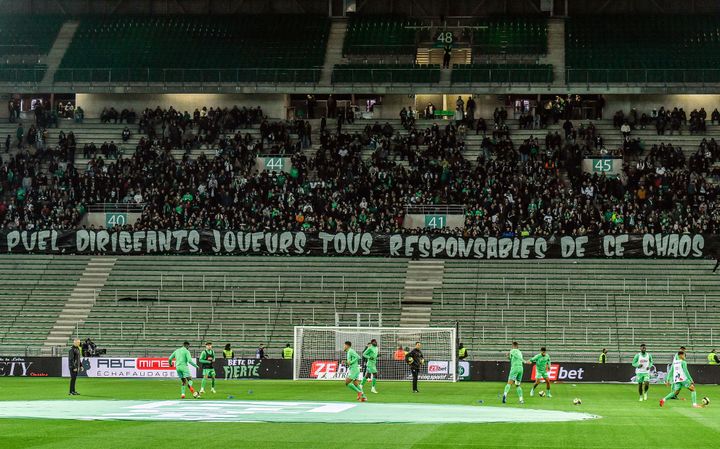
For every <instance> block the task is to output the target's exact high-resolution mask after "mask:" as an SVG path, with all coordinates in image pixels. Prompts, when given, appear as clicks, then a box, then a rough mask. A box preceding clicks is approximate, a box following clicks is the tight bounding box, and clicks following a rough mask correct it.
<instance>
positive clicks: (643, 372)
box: [632, 344, 653, 402]
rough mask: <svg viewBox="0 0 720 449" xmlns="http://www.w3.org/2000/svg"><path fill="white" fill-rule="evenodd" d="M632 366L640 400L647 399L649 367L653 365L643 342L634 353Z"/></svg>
mask: <svg viewBox="0 0 720 449" xmlns="http://www.w3.org/2000/svg"><path fill="white" fill-rule="evenodd" d="M632 366H634V367H635V380H636V381H637V384H638V393H639V394H640V402H642V401H647V396H648V395H647V393H648V390H649V389H650V367H651V366H653V356H652V354H650V353H648V352H647V348H646V347H645V345H644V344H642V345H640V352H638V353H637V354H635V357H634V358H633V361H632Z"/></svg>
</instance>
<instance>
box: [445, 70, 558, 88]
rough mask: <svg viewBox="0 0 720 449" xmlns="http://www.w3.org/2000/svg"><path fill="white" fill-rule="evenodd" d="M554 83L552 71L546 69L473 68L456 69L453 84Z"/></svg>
mask: <svg viewBox="0 0 720 449" xmlns="http://www.w3.org/2000/svg"><path fill="white" fill-rule="evenodd" d="M552 82H553V73H552V70H550V69H548V68H547V67H544V68H507V69H506V68H501V67H500V68H472V67H456V68H454V69H453V73H452V84H508V85H513V84H519V85H527V84H547V85H550V84H552Z"/></svg>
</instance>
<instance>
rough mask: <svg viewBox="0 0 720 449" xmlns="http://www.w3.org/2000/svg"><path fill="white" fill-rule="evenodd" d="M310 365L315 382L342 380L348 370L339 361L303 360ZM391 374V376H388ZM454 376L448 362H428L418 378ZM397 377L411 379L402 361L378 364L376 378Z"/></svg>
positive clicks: (434, 378) (310, 371) (428, 378)
mask: <svg viewBox="0 0 720 449" xmlns="http://www.w3.org/2000/svg"><path fill="white" fill-rule="evenodd" d="M302 363H304V364H308V363H309V364H310V367H309V368H310V370H309V377H310V378H311V379H315V380H344V379H345V377H347V373H348V369H347V366H346V365H345V364H344V363H341V362H340V361H339V360H330V359H324V360H312V361H307V360H304V361H303V362H302ZM362 372H363V371H361V373H362ZM390 373H392V374H390ZM454 374H455V367H453V366H452V364H451V363H450V361H448V360H430V361H428V362H427V363H426V364H425V365H424V366H423V367H422V368H421V369H420V374H419V376H418V377H419V378H420V379H424V380H431V379H432V380H449V379H451V378H452V377H451V376H453V375H454ZM398 375H400V376H403V377H404V378H405V379H411V378H412V375H411V374H410V368H409V367H408V365H407V364H406V363H405V362H404V361H398V360H387V361H383V362H381V363H378V378H380V379H396V380H397V379H398V377H397V376H398Z"/></svg>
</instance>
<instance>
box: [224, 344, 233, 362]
mask: <svg viewBox="0 0 720 449" xmlns="http://www.w3.org/2000/svg"><path fill="white" fill-rule="evenodd" d="M223 357H225V358H226V359H234V358H235V353H234V352H233V350H232V348H231V347H230V343H228V344H226V345H225V349H223Z"/></svg>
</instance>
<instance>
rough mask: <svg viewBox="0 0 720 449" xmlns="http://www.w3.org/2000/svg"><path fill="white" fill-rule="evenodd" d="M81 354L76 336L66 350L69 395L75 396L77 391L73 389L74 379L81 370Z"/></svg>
mask: <svg viewBox="0 0 720 449" xmlns="http://www.w3.org/2000/svg"><path fill="white" fill-rule="evenodd" d="M81 356H82V354H81V352H80V339H79V338H76V339H75V340H73V345H72V347H71V348H70V351H69V352H68V368H70V393H68V394H69V395H70V396H77V395H78V394H80V393H78V392H77V391H75V381H76V380H77V376H78V374H79V373H80V372H81V371H82V369H83V367H82V357H81Z"/></svg>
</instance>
